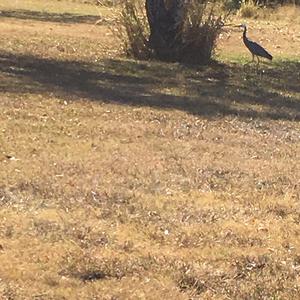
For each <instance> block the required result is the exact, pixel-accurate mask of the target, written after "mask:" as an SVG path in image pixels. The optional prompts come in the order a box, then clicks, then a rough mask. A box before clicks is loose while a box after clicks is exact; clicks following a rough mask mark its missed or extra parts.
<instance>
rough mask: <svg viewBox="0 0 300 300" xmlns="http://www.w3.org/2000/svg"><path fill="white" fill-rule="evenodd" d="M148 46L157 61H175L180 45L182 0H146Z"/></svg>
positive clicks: (182, 19) (182, 12) (182, 18)
mask: <svg viewBox="0 0 300 300" xmlns="http://www.w3.org/2000/svg"><path fill="white" fill-rule="evenodd" d="M146 12H147V18H148V22H149V27H150V37H149V45H150V47H151V48H152V49H153V51H154V52H155V54H156V56H157V57H158V58H159V59H163V60H170V61H172V60H176V59H177V50H178V49H179V48H180V46H181V45H182V37H181V32H182V26H183V21H184V0H168V1H167V2H165V0H146Z"/></svg>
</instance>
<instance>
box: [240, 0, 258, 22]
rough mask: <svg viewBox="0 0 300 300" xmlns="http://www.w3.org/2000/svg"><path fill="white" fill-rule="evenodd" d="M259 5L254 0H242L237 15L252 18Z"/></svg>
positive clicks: (255, 14)
mask: <svg viewBox="0 0 300 300" xmlns="http://www.w3.org/2000/svg"><path fill="white" fill-rule="evenodd" d="M258 9H259V6H258V5H257V4H256V2H254V0H243V1H242V4H241V7H240V9H239V15H240V16H241V17H242V18H253V17H255V16H257V13H258Z"/></svg>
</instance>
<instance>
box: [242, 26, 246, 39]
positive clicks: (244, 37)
mask: <svg viewBox="0 0 300 300" xmlns="http://www.w3.org/2000/svg"><path fill="white" fill-rule="evenodd" d="M246 33H247V27H245V28H244V32H243V39H244V40H245V39H247V37H246Z"/></svg>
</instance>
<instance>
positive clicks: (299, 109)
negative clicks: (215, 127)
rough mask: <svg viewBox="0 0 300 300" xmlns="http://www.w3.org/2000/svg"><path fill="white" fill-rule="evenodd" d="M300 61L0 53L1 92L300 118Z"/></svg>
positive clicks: (222, 113) (209, 114)
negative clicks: (193, 62)
mask: <svg viewBox="0 0 300 300" xmlns="http://www.w3.org/2000/svg"><path fill="white" fill-rule="evenodd" d="M299 69H300V63H297V62H295V63H290V65H286V64H284V63H283V65H282V66H277V67H276V68H275V69H267V70H266V71H265V73H264V74H263V75H262V74H257V73H256V72H255V71H254V70H248V71H245V70H243V68H241V67H240V66H239V65H231V66H228V65H221V64H214V65H211V66H206V67H197V68H193V67H188V66H183V65H179V64H163V63H159V62H151V63H149V62H135V61H132V60H113V59H109V60H103V61H102V62H98V63H81V62H75V61H58V60H51V59H43V58H38V57H34V56H30V55H11V54H9V53H0V76H1V77H2V78H4V79H3V80H2V82H0V92H10V93H16V94H21V93H22V94H23V93H32V94H41V93H47V94H48V93H52V94H54V95H56V96H57V97H61V98H63V99H69V100H76V99H86V100H91V101H101V102H104V103H105V102H112V103H118V104H121V105H131V106H147V107H154V108H160V109H178V110H182V111H186V112H188V113H191V114H194V115H202V116H207V117H217V116H226V115H238V116H240V117H247V118H264V119H283V120H284V119H285V120H292V121H294V120H300V99H299V97H300V95H299V92H300V91H299V78H300V76H299V73H298V75H297V74H296V75H295V73H294V72H292V71H293V70H299Z"/></svg>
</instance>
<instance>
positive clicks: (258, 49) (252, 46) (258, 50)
mask: <svg viewBox="0 0 300 300" xmlns="http://www.w3.org/2000/svg"><path fill="white" fill-rule="evenodd" d="M242 27H243V28H244V32H243V41H244V44H245V46H246V47H247V48H248V50H249V51H250V52H251V54H252V55H253V59H254V56H257V58H258V56H260V57H264V58H267V59H269V60H272V59H273V56H272V55H271V54H270V53H268V51H267V50H265V49H264V48H263V47H262V46H260V45H259V44H257V43H256V42H252V41H250V40H249V39H248V38H247V36H246V32H247V27H246V26H245V25H243V26H242Z"/></svg>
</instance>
